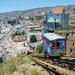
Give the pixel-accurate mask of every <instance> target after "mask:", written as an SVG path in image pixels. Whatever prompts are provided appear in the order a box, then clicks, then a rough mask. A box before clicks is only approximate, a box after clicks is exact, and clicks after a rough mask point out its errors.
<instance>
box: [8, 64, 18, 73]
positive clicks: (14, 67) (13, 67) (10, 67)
mask: <svg viewBox="0 0 75 75" xmlns="http://www.w3.org/2000/svg"><path fill="white" fill-rule="evenodd" d="M16 70H17V68H16V65H14V64H10V65H9V67H8V72H9V73H13V72H14V71H16Z"/></svg>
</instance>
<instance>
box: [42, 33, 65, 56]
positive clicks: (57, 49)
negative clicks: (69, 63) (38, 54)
mask: <svg viewBox="0 0 75 75" xmlns="http://www.w3.org/2000/svg"><path fill="white" fill-rule="evenodd" d="M42 44H43V47H44V49H45V50H46V52H47V53H48V54H49V56H61V55H65V54H66V39H65V38H64V37H61V36H59V35H57V34H54V33H44V34H42Z"/></svg>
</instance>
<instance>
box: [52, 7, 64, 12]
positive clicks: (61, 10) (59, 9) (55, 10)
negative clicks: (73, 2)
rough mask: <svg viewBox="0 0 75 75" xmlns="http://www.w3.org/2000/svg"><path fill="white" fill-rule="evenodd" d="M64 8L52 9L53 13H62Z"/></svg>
mask: <svg viewBox="0 0 75 75" xmlns="http://www.w3.org/2000/svg"><path fill="white" fill-rule="evenodd" d="M63 9H64V7H56V8H52V11H53V13H62V12H63Z"/></svg>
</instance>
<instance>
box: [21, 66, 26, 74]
mask: <svg viewBox="0 0 75 75" xmlns="http://www.w3.org/2000/svg"><path fill="white" fill-rule="evenodd" d="M26 71H27V69H26V68H25V67H23V68H22V70H21V72H22V73H23V75H26Z"/></svg>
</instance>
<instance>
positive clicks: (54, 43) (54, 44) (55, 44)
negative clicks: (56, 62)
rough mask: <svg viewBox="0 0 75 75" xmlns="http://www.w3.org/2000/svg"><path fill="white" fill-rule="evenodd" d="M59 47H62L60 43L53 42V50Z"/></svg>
mask: <svg viewBox="0 0 75 75" xmlns="http://www.w3.org/2000/svg"><path fill="white" fill-rule="evenodd" d="M59 47H60V42H53V43H52V49H54V48H59Z"/></svg>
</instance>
